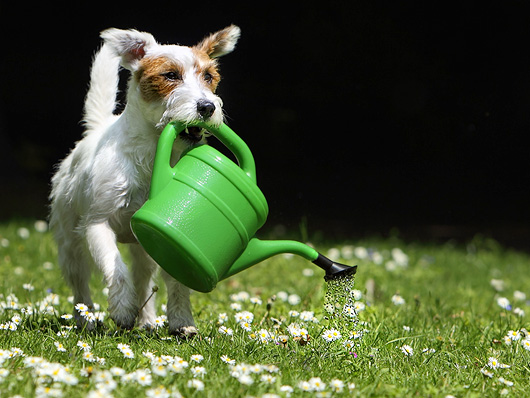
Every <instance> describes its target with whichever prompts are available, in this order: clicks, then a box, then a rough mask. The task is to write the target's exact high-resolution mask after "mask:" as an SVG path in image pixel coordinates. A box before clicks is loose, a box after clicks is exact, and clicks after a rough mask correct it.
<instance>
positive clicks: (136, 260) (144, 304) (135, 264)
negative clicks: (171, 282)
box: [129, 243, 158, 329]
mask: <svg viewBox="0 0 530 398" xmlns="http://www.w3.org/2000/svg"><path fill="white" fill-rule="evenodd" d="M129 250H130V252H131V255H132V274H133V283H134V288H135V289H136V297H137V299H138V301H137V304H138V307H139V308H141V310H140V313H139V314H138V320H137V324H138V327H145V328H147V329H149V328H151V327H153V326H154V320H155V318H156V310H155V295H154V294H153V295H152V293H153V286H154V283H153V274H154V273H155V271H156V270H157V268H158V265H157V264H156V263H155V261H154V260H153V259H152V258H151V257H149V255H148V254H147V253H146V252H145V250H144V249H143V248H142V247H141V246H140V245H139V244H137V243H133V244H130V245H129Z"/></svg>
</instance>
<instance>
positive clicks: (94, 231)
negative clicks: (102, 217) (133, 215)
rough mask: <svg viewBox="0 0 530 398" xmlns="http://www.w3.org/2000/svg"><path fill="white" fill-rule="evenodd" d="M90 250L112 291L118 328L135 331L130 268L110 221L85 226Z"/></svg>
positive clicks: (112, 310)
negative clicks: (123, 256) (126, 263)
mask: <svg viewBox="0 0 530 398" xmlns="http://www.w3.org/2000/svg"><path fill="white" fill-rule="evenodd" d="M86 239H87V242H88V249H89V250H90V254H91V255H92V258H93V259H94V262H95V263H96V265H97V266H98V267H99V268H100V269H101V272H102V273H103V276H104V278H105V282H106V283H107V286H108V288H109V308H108V311H109V315H110V317H111V318H112V319H113V320H114V322H116V325H117V326H118V327H122V328H126V329H132V327H133V326H134V322H135V319H136V316H137V315H138V305H137V300H136V295H135V292H134V287H133V283H132V280H131V277H130V273H129V269H128V268H127V266H126V265H125V263H124V262H123V260H122V258H121V255H120V252H119V250H118V246H117V244H116V234H115V233H114V231H112V229H111V228H110V226H109V224H108V223H107V222H101V223H96V224H89V225H88V226H87V227H86Z"/></svg>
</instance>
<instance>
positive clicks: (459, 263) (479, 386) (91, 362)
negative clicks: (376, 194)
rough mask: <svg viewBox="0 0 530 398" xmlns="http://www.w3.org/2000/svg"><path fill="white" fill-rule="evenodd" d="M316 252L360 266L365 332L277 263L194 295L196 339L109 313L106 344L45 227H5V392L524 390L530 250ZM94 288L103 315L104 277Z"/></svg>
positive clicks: (314, 280) (1, 339)
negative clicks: (333, 314)
mask: <svg viewBox="0 0 530 398" xmlns="http://www.w3.org/2000/svg"><path fill="white" fill-rule="evenodd" d="M313 244H315V245H316V246H317V248H318V249H319V250H320V251H322V252H324V253H325V254H327V255H328V256H331V257H337V258H340V259H341V262H345V263H347V264H350V265H354V264H358V265H359V268H358V273H357V276H356V283H355V288H356V289H358V290H359V292H356V294H357V295H359V296H360V297H358V300H357V304H358V305H357V311H358V318H357V319H358V322H357V323H356V324H355V327H354V330H348V329H346V328H344V329H343V330H340V329H341V328H340V324H339V325H338V326H337V324H336V323H334V324H333V325H329V320H328V319H327V313H326V312H325V310H324V296H325V284H324V281H323V278H322V276H323V273H322V271H321V270H320V269H318V268H315V267H314V266H313V265H312V264H310V263H308V262H306V261H304V260H302V259H299V258H296V257H285V256H277V257H275V258H273V259H270V260H268V261H265V262H263V263H261V264H259V265H257V266H255V267H252V268H251V269H249V270H247V271H245V272H242V273H240V274H238V275H236V276H234V277H232V278H230V279H228V280H226V281H222V282H220V283H219V285H218V287H217V288H216V289H215V290H214V291H213V292H211V293H209V294H201V293H196V294H193V295H192V303H193V308H194V315H195V318H196V322H197V326H198V329H199V336H198V337H197V338H195V339H194V340H191V341H179V340H177V339H175V338H174V337H171V336H169V335H168V332H167V328H166V327H164V326H163V327H161V328H159V329H157V330H156V331H155V332H153V333H148V332H145V331H143V330H137V329H135V330H132V331H130V332H118V331H116V327H115V325H114V324H113V322H112V321H111V320H109V319H108V317H106V318H105V319H104V321H103V327H102V328H99V329H98V331H97V332H95V333H89V332H86V331H82V330H81V331H80V330H75V328H72V326H73V325H74V322H73V319H68V316H64V317H63V315H66V314H71V313H72V311H73V307H74V303H72V302H69V296H70V294H71V293H70V291H69V290H68V288H67V287H66V286H65V284H64V283H63V281H62V278H61V275H60V270H59V268H58V265H57V258H56V247H55V244H54V242H53V239H52V237H51V235H50V233H49V232H47V231H46V230H45V225H43V224H42V223H41V224H36V225H35V224H34V223H33V222H15V223H8V224H3V225H1V226H0V325H2V326H1V328H0V391H1V396H2V397H4V396H5V397H11V396H16V395H19V396H23V397H30V396H65V397H66V396H68V395H72V396H105V397H111V396H113V397H130V396H139V397H142V396H157V397H166V396H175V397H177V396H181V395H182V396H186V397H187V396H201V397H203V396H205V397H239V396H241V397H245V396H255V397H261V396H266V394H273V395H272V396H280V397H287V396H291V397H299V396H300V397H310V396H345V397H347V396H361V397H365V396H374V397H379V396H414V395H418V396H442V397H445V396H448V395H449V396H450V395H453V396H457V397H461V396H477V397H479V396H480V397H482V396H499V395H505V394H506V395H509V396H524V395H525V393H526V390H527V385H528V380H529V378H530V367H529V363H530V344H527V345H525V341H526V340H525V339H526V338H527V336H528V335H527V334H526V332H525V329H524V328H527V329H530V327H529V326H530V322H529V318H528V317H529V315H528V314H529V313H530V308H529V302H528V300H527V298H526V295H529V294H530V291H529V290H528V289H529V286H530V277H529V273H528V269H529V265H530V257H529V256H528V255H526V254H524V253H520V252H516V251H512V250H507V249H505V248H503V247H501V246H500V245H499V244H497V243H496V242H494V241H492V240H489V239H486V238H481V237H477V238H475V239H474V240H473V241H471V242H469V243H468V244H466V245H455V244H453V243H446V244H437V245H434V244H421V243H407V242H403V241H401V240H399V239H395V238H394V239H386V240H385V239H375V240H366V241H352V242H333V244H330V243H327V244H325V243H323V242H313ZM92 286H93V292H94V301H95V302H96V303H99V304H100V306H101V308H100V311H101V312H102V313H103V315H105V311H106V306H107V305H106V296H105V293H104V286H103V284H102V283H101V278H100V276H99V275H98V274H95V275H94V277H93V280H92ZM158 286H159V288H160V289H159V293H158V294H157V297H156V300H157V308H158V312H159V315H161V316H163V315H164V311H163V308H164V303H165V297H164V290H165V289H164V286H163V284H161V283H158ZM249 314H250V315H249ZM243 318H244V320H245V321H246V324H243V325H242V324H241V323H240V321H241V320H243ZM162 319H163V317H162ZM331 329H337V331H339V332H340V337H333V336H332V335H329V336H327V333H326V332H327V331H330V330H331ZM350 329H351V328H350ZM352 332H354V333H353V334H351V333H352ZM350 334H351V335H350ZM335 336H338V335H335ZM87 347H89V348H87Z"/></svg>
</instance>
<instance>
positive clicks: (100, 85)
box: [83, 44, 120, 131]
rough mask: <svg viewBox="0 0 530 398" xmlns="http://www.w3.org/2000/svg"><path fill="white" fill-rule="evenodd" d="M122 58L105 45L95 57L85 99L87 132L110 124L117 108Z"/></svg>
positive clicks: (84, 118)
mask: <svg viewBox="0 0 530 398" xmlns="http://www.w3.org/2000/svg"><path fill="white" fill-rule="evenodd" d="M119 67H120V57H119V56H118V55H117V54H116V53H115V52H114V51H113V50H112V49H111V48H110V47H109V46H108V45H107V44H103V46H102V47H101V49H100V50H99V52H98V53H97V54H96V55H95V57H94V61H93V63H92V69H91V72H90V87H89V89H88V93H87V96H86V99H85V112H84V117H83V123H84V125H85V127H86V129H87V131H90V130H94V129H97V128H98V127H102V126H104V125H107V124H108V123H109V119H110V118H112V116H113V111H114V109H115V108H116V95H117V93H118V82H119V74H118V72H119Z"/></svg>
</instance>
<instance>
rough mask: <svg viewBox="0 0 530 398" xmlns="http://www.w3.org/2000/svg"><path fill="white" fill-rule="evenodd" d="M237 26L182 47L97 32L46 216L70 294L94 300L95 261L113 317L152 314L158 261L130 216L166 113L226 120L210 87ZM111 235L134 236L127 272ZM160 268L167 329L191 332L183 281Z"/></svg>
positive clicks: (150, 317)
mask: <svg viewBox="0 0 530 398" xmlns="http://www.w3.org/2000/svg"><path fill="white" fill-rule="evenodd" d="M239 35H240V29H239V28H238V27H237V26H234V25H231V26H229V27H227V28H225V29H223V30H221V31H219V32H217V33H214V34H211V35H210V36H207V37H206V38H204V39H203V40H202V41H201V42H200V43H198V44H197V45H195V46H194V47H185V46H179V45H161V44H158V43H157V42H156V41H155V39H154V38H153V36H152V35H151V34H149V33H145V32H139V31H136V30H118V29H108V30H105V31H103V32H102V34H101V37H102V38H103V40H104V44H103V46H102V47H101V49H100V51H99V52H98V53H97V54H96V56H95V58H94V62H93V65H92V71H91V80H90V88H89V90H88V94H87V97H86V102H85V115H84V123H85V125H86V132H85V133H84V137H83V139H82V140H81V141H79V142H78V143H77V144H76V146H75V148H74V149H73V150H72V152H71V153H70V154H69V155H68V157H67V158H66V159H64V160H63V161H62V163H61V164H60V166H59V168H58V171H57V173H56V174H55V176H54V177H53V179H52V191H51V195H50V199H51V215H50V226H51V228H52V230H53V231H54V234H55V238H56V240H57V243H58V248H59V263H60V266H61V269H62V271H63V275H64V277H65V279H66V281H67V282H68V284H69V285H70V287H71V288H72V290H73V293H74V302H75V303H84V304H86V305H88V306H89V308H90V307H91V306H92V305H93V302H92V299H91V296H90V289H89V280H90V274H91V266H92V264H94V263H95V264H96V266H97V267H98V268H99V269H100V270H101V271H102V273H103V275H104V279H105V282H106V284H107V286H108V288H109V297H108V301H109V306H108V312H109V315H110V317H111V318H112V319H113V320H114V321H115V323H116V325H117V326H118V327H122V328H127V329H130V328H132V327H133V326H134V325H135V322H137V325H138V326H139V327H149V326H150V325H153V322H154V319H155V316H156V315H155V307H154V300H153V299H151V300H149V301H148V303H147V304H146V305H145V306H144V304H145V302H146V300H147V299H148V297H149V295H150V294H151V291H152V286H153V282H152V276H153V274H154V271H155V270H156V269H157V265H156V263H155V262H154V261H153V260H152V259H151V258H150V257H149V256H148V255H147V253H145V251H144V250H143V249H142V248H141V247H140V245H139V244H138V243H137V242H136V240H135V238H134V235H133V234H132V232H131V229H130V223H129V222H130V219H131V216H132V215H133V214H134V213H135V212H136V210H138V209H139V208H140V207H141V206H142V204H143V203H144V202H145V201H146V200H147V196H148V192H149V185H150V181H151V172H152V165H153V159H154V156H155V151H156V145H157V142H158V137H159V135H160V132H161V130H162V129H163V127H164V126H165V125H166V124H167V123H168V122H170V121H181V122H185V123H190V122H193V121H198V120H203V121H208V122H209V123H212V124H216V125H219V124H220V123H221V122H222V120H223V111H222V108H221V107H222V101H221V99H220V98H219V97H218V96H216V95H215V94H214V93H215V89H216V87H217V84H218V83H219V80H220V76H219V73H218V71H217V61H216V59H217V58H218V57H220V56H222V55H225V54H228V53H229V52H231V51H232V50H233V49H234V47H235V45H236V42H237V40H238V38H239ZM120 65H121V66H123V67H124V68H126V69H128V70H129V71H130V72H131V77H130V79H129V83H128V91H127V105H126V107H125V109H124V111H123V112H122V113H121V114H120V115H114V114H113V112H114V110H115V107H116V94H117V90H118V81H119V75H118V70H119V67H120ZM205 135H207V132H206V131H204V130H201V129H199V128H192V127H189V128H187V129H186V130H185V133H184V134H180V135H179V139H177V140H176V141H175V144H174V147H173V154H172V162H176V161H177V160H178V159H179V157H180V154H181V153H182V151H183V150H184V149H186V148H187V147H189V146H190V145H196V144H198V143H203V142H204V136H205ZM117 242H122V243H130V245H129V247H130V252H131V255H132V258H133V260H132V272H129V269H128V268H127V266H126V265H125V263H124V262H123V260H122V258H121V255H120V252H119V251H118V246H117ZM177 261H178V260H177ZM162 274H163V278H164V281H165V283H166V285H167V290H168V304H167V316H168V323H169V330H170V332H171V333H173V334H177V335H179V336H190V335H193V334H195V333H196V329H195V324H194V321H193V316H192V314H191V306H190V300H189V289H188V288H186V287H184V286H183V285H181V284H180V283H179V282H177V281H176V280H175V279H173V278H172V277H170V276H169V275H168V274H167V273H165V272H162ZM142 306H143V307H142ZM140 309H141V310H140ZM74 314H75V315H76V318H77V321H78V324H79V325H83V324H84V320H83V319H82V318H81V317H80V316H79V314H78V313H77V311H75V310H74ZM87 327H93V326H92V325H91V324H88V325H87Z"/></svg>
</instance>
